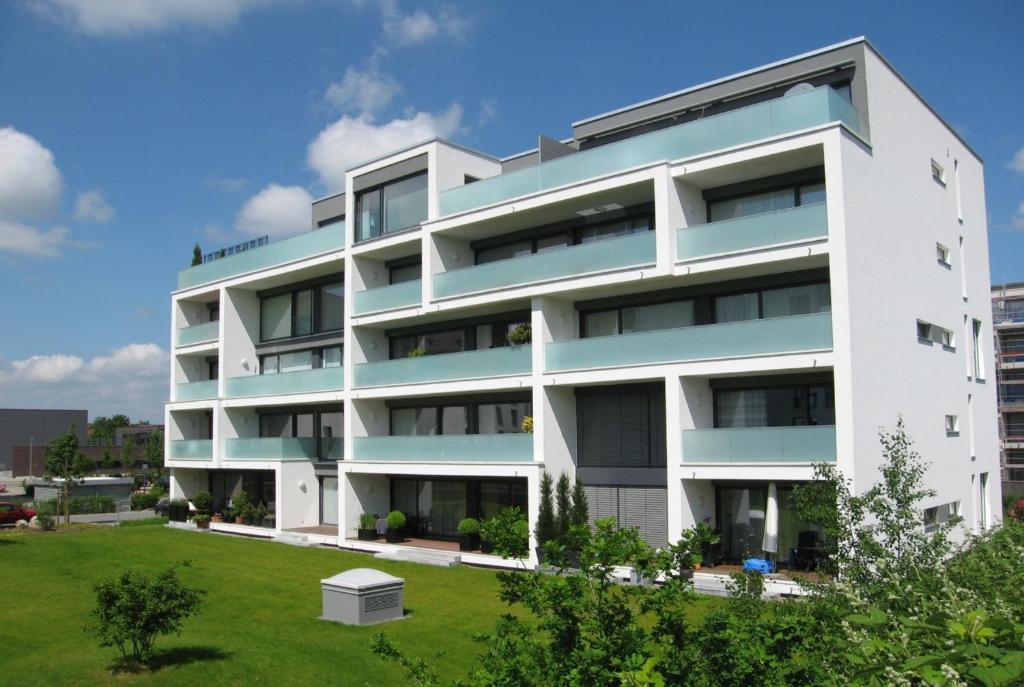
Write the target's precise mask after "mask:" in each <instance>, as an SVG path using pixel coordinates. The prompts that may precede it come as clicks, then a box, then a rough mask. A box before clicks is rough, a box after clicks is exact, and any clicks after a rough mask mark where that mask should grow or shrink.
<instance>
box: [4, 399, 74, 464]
mask: <svg viewBox="0 0 1024 687" xmlns="http://www.w3.org/2000/svg"><path fill="white" fill-rule="evenodd" d="M72 425H74V427H75V433H76V434H77V435H78V441H79V442H81V443H83V444H84V443H85V432H86V429H87V428H88V426H89V411H87V410H39V409H21V408H0V472H6V471H8V470H10V469H11V468H12V466H13V461H14V457H13V452H12V450H13V448H14V447H15V446H28V445H29V444H30V443H31V444H32V445H34V446H38V447H40V455H43V453H42V448H43V447H45V446H46V445H47V444H48V443H50V441H51V440H52V439H53V438H54V437H55V436H57V435H58V434H62V433H63V432H66V431H68V428H69V427H71V426H72Z"/></svg>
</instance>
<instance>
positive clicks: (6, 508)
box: [0, 501, 36, 526]
mask: <svg viewBox="0 0 1024 687" xmlns="http://www.w3.org/2000/svg"><path fill="white" fill-rule="evenodd" d="M35 515H36V512H35V511H34V510H32V509H31V508H22V507H21V506H20V505H18V504H17V503H11V502H10V501H0V526H2V525H13V524H15V523H16V522H18V521H19V520H26V521H27V520H31V519H32V518H34V517H35Z"/></svg>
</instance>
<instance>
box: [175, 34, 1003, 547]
mask: <svg viewBox="0 0 1024 687" xmlns="http://www.w3.org/2000/svg"><path fill="white" fill-rule="evenodd" d="M346 189H347V193H345V194H342V195H336V196H332V197H328V198H325V199H322V200H319V201H316V202H315V203H314V204H313V208H312V217H313V219H312V226H313V229H314V230H313V231H309V232H307V233H305V234H302V235H299V236H296V237H293V238H289V239H287V240H284V241H279V242H277V243H273V244H271V245H269V246H265V247H261V248H257V249H255V250H251V251H246V252H243V253H241V254H238V255H234V256H231V257H229V258H224V259H221V260H216V261H213V262H209V263H206V264H203V265H201V266H198V267H194V268H191V269H188V270H185V271H183V272H181V273H180V275H179V280H178V286H179V288H178V290H177V291H175V292H174V294H173V296H172V299H173V307H172V318H173V322H172V332H171V334H172V337H173V344H174V346H173V353H172V359H173V364H172V372H171V389H172V392H171V393H172V398H171V401H170V403H168V405H167V412H166V418H165V424H166V426H167V464H168V465H169V466H171V467H172V474H173V479H172V491H173V494H174V495H175V496H185V497H188V496H190V495H191V494H194V493H195V491H197V490H199V489H209V490H210V491H211V492H212V493H213V495H214V497H215V499H216V500H217V502H218V504H223V503H226V502H227V500H228V499H230V496H231V494H232V493H234V491H236V490H238V489H244V490H246V491H247V492H248V493H249V495H250V497H252V498H253V499H254V500H257V501H262V502H263V503H265V504H266V505H267V507H268V509H269V510H270V511H271V512H272V513H273V523H274V528H275V529H276V530H278V531H286V530H292V529H298V528H307V527H314V526H325V527H327V528H330V531H333V530H334V528H335V527H336V528H337V534H338V537H339V542H340V543H342V544H344V543H345V542H346V541H347V540H349V539H350V538H352V537H354V535H355V532H356V528H357V526H358V519H359V516H360V514H361V513H373V514H384V513H386V512H388V511H389V510H394V509H397V510H401V511H403V512H405V513H406V515H407V516H408V518H409V520H410V525H409V527H410V530H411V532H412V533H414V534H416V535H418V536H422V537H437V538H447V537H453V536H454V535H455V528H456V526H457V524H458V522H459V520H460V519H462V518H463V517H465V516H478V517H489V516H491V515H493V514H494V513H496V512H498V511H499V510H501V509H502V508H504V507H506V506H509V505H517V506H520V507H522V508H523V509H524V511H525V512H527V513H528V515H529V518H530V521H531V523H532V522H533V521H535V519H536V516H537V507H538V500H539V482H540V479H541V475H542V473H543V471H544V470H547V471H548V472H549V473H551V474H552V475H553V476H555V477H557V476H558V475H559V474H561V473H563V472H565V473H567V474H568V475H569V476H570V477H574V478H575V477H579V478H581V479H582V480H583V481H584V483H585V484H586V490H587V492H588V496H589V501H590V512H591V516H592V517H600V516H612V517H615V518H617V519H618V521H619V522H620V524H622V525H626V526H635V527H638V528H639V529H640V530H641V532H642V533H643V535H644V536H645V537H646V538H647V540H648V541H650V542H651V543H653V544H655V545H659V544H664V543H666V542H668V541H671V540H674V539H675V538H676V537H677V536H678V534H679V532H680V531H681V530H682V529H683V528H687V527H690V526H692V525H694V524H695V523H698V522H706V523H709V524H710V525H712V526H713V527H715V528H716V529H718V530H719V531H720V532H721V533H722V539H723V555H724V556H725V557H726V558H728V559H740V558H743V557H746V556H748V555H752V554H758V553H760V552H762V551H763V550H765V549H767V550H773V549H775V550H777V551H778V552H779V558H780V560H784V558H785V553H784V552H786V551H788V550H789V549H790V548H793V547H796V546H797V545H798V540H800V539H801V538H802V537H803V533H805V532H809V531H810V530H811V528H810V527H809V526H808V525H807V524H806V523H801V522H799V521H798V519H797V518H796V516H795V514H794V513H793V511H792V508H791V507H790V504H789V497H790V495H791V493H792V491H791V490H792V486H793V485H794V484H796V483H799V482H802V481H806V480H809V479H811V477H812V474H813V467H812V466H813V464H814V463H815V462H818V461H829V462H834V463H835V464H836V465H837V466H838V467H839V469H841V470H842V471H843V473H844V474H846V475H847V476H848V477H849V478H850V479H851V480H852V481H853V485H854V488H855V489H856V490H858V491H860V490H863V489H865V488H866V487H867V486H868V485H870V484H871V483H873V482H874V481H875V480H876V479H877V478H878V476H879V473H878V465H879V463H880V460H881V451H880V445H879V441H878V430H879V428H880V427H888V428H893V427H894V426H895V424H896V422H897V418H898V417H900V416H902V417H903V419H904V420H905V422H906V426H907V429H908V431H909V432H910V434H911V435H912V437H913V439H914V441H915V444H916V448H917V450H918V451H919V452H920V453H921V454H922V455H923V456H924V457H925V458H926V459H927V460H929V461H930V462H931V464H932V469H931V470H930V471H929V473H928V480H929V486H930V487H932V488H934V489H935V490H936V492H937V494H936V496H935V498H934V499H933V501H934V502H933V503H928V504H926V506H927V510H926V511H925V513H924V514H923V517H925V518H926V519H928V520H932V521H939V520H942V519H944V518H947V517H949V516H950V515H952V514H960V515H962V516H963V517H964V519H965V521H966V523H967V526H968V528H970V529H973V530H975V531H979V530H982V529H985V528H987V527H989V526H990V525H991V524H992V523H994V522H995V521H997V520H998V518H999V513H998V508H994V507H993V504H998V503H999V488H1000V487H999V479H998V474H999V463H998V460H999V459H998V438H997V431H996V402H995V384H992V383H987V384H986V380H992V379H994V378H995V367H994V361H993V360H991V359H990V358H991V356H989V355H986V354H985V351H988V350H991V343H990V342H989V341H987V336H988V335H989V332H991V326H990V324H989V322H988V318H989V317H990V314H991V310H990V307H989V305H988V303H989V271H988V243H987V235H986V231H987V229H986V218H985V204H984V182H983V169H982V163H981V161H980V159H979V158H978V157H977V155H976V154H975V153H973V152H972V151H971V149H970V148H969V147H968V146H967V145H966V144H965V143H964V142H963V141H962V140H961V138H960V137H959V136H958V135H957V133H956V132H955V131H953V130H952V129H951V128H950V127H949V126H948V125H947V124H945V123H944V122H943V121H942V120H941V118H939V116H938V115H937V114H936V113H935V112H934V111H933V110H932V109H931V108H930V107H929V106H928V105H927V104H926V103H925V102H924V101H923V100H922V99H921V97H920V96H919V95H918V94H917V93H916V92H915V91H914V90H913V89H912V88H911V87H910V86H909V85H908V84H907V83H906V82H905V81H904V80H903V79H902V78H901V77H900V75H899V74H898V73H897V72H896V71H895V70H894V69H893V67H892V66H891V65H890V64H889V63H888V62H886V61H885V60H884V59H883V58H882V57H881V56H880V55H879V54H878V52H877V51H876V50H875V49H874V48H873V47H872V46H871V45H870V44H869V43H867V42H866V41H865V40H864V39H856V40H852V41H848V42H845V43H842V44H838V45H834V46H831V47H828V48H824V49H822V50H818V51H815V52H812V53H807V54H804V55H800V56H797V57H794V58H791V59H788V60H784V61H781V62H778V63H774V64H771V65H766V66H764V67H759V68H757V69H753V70H750V71H748V72H744V73H741V74H737V75H734V76H730V77H727V78H723V79H720V80H717V81H714V82H711V83H707V84H703V85H700V86H695V87H692V88H688V89H686V90H683V91H679V92H677V93H672V94H668V95H665V96H661V97H658V98H655V99H653V100H650V101H646V102H643V103H639V104H636V105H631V106H629V107H625V108H622V109H620V110H616V111H613V112H609V113H606V114H603V115H599V116H596V117H591V118H589V119H585V120H581V121H578V122H576V123H574V124H573V135H572V137H571V138H569V139H566V140H564V141H556V140H552V139H548V138H545V137H540V138H539V143H538V146H537V148H536V149H533V150H530V151H528V152H525V153H522V154H519V155H514V156H511V157H508V158H504V159H497V158H494V157H492V156H489V155H486V154H483V153H479V152H476V151H472V150H468V149H466V148H463V147H461V146H458V145H455V144H452V143H449V142H447V141H442V140H431V141H425V142H423V143H422V144H419V145H415V146H412V147H410V148H407V149H404V150H399V151H395V152H394V153H392V154H389V155H387V156H385V157H382V158H379V159H376V160H372V161H369V162H366V163H363V164H361V165H359V166H358V167H355V168H353V169H351V170H349V171H348V173H347V177H346ZM527 417H529V418H531V419H532V430H533V431H532V432H527V431H525V428H524V424H523V420H524V418H527ZM776 509H777V511H778V516H777V519H776V518H775V516H774V515H773V513H774V511H775V510H776ZM766 520H770V521H771V522H772V523H773V524H774V525H775V526H776V527H775V528H774V529H777V542H769V541H768V540H769V537H770V536H771V534H772V533H769V536H766V533H765V524H766ZM769 529H773V528H772V527H771V526H770V527H769Z"/></svg>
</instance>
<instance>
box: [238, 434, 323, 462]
mask: <svg viewBox="0 0 1024 687" xmlns="http://www.w3.org/2000/svg"><path fill="white" fill-rule="evenodd" d="M224 457H225V458H227V459H228V460H315V459H316V438H315V437H298V438H296V437H259V438H252V439H226V440H225V441H224Z"/></svg>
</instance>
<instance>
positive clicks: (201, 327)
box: [177, 320, 220, 346]
mask: <svg viewBox="0 0 1024 687" xmlns="http://www.w3.org/2000/svg"><path fill="white" fill-rule="evenodd" d="M219 336H220V322H217V321H216V320H214V321H213V322H203V323H202V324H194V325H192V326H191V327H181V328H180V329H178V337H177V338H178V345H179V346H193V345H195V344H199V343H208V342H210V341H216V340H217V338H218V337H219Z"/></svg>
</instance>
